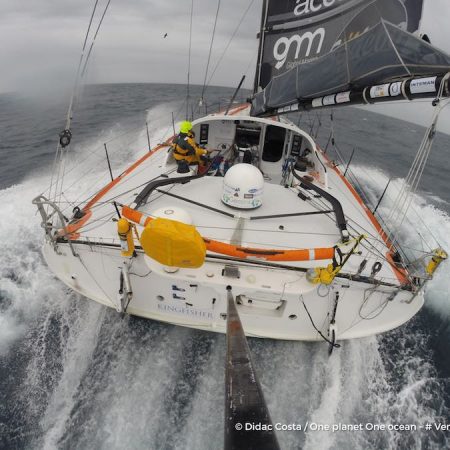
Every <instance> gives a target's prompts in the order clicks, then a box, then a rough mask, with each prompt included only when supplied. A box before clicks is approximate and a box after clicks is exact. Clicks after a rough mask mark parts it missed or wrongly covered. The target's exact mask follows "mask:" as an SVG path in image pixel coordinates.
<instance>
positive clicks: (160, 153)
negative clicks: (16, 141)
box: [34, 0, 450, 348]
mask: <svg viewBox="0 0 450 450" xmlns="http://www.w3.org/2000/svg"><path fill="white" fill-rule="evenodd" d="M421 15H422V1H421V0H416V1H415V0H389V1H387V0H348V1H339V0H318V1H312V0H303V1H299V0H297V2H294V1H288V0H285V1H280V0H277V1H275V0H270V1H264V2H263V5H262V21H261V29H260V32H259V36H258V37H259V42H260V44H259V50H258V59H257V67H256V77H255V85H254V92H253V95H252V96H251V98H249V100H248V102H247V103H244V104H240V105H237V104H235V103H233V102H230V104H229V105H228V107H227V108H225V109H223V110H222V111H218V112H215V113H212V114H208V115H205V116H203V117H199V118H196V119H195V120H193V121H192V129H193V132H194V133H195V136H196V140H197V142H198V144H199V145H201V146H203V147H204V148H205V149H207V150H208V151H209V152H210V157H209V158H208V160H207V161H206V162H204V163H203V164H200V165H190V166H189V165H187V164H180V163H179V161H177V159H176V158H175V157H174V143H175V141H176V139H177V136H176V133H175V134H174V136H173V137H171V138H169V139H168V140H166V141H164V142H162V143H160V144H159V145H157V146H155V147H153V148H151V149H150V151H147V152H146V153H145V154H143V155H142V156H141V157H140V158H139V159H138V160H137V161H135V162H134V163H133V164H131V165H130V166H129V167H128V168H127V169H126V170H125V171H124V172H123V173H121V174H120V175H119V176H117V177H113V176H112V173H111V181H110V182H109V183H108V184H106V185H105V186H103V187H102V188H101V189H99V190H96V191H94V192H91V193H90V196H89V198H88V199H87V200H86V201H84V202H83V203H81V204H78V205H76V207H75V208H74V210H73V215H72V216H71V217H65V215H64V214H63V213H62V207H61V205H62V201H61V192H62V191H63V186H64V180H63V174H64V161H65V158H66V156H67V154H68V152H69V149H70V143H71V140H72V131H71V129H70V118H71V114H69V117H68V126H67V127H66V129H65V130H64V131H63V132H62V133H61V135H60V142H59V144H58V150H57V157H56V159H55V175H54V177H53V178H52V183H51V186H50V188H49V190H48V191H47V193H46V195H43V194H42V195H39V196H38V197H36V198H35V199H34V203H35V204H36V206H37V208H38V210H39V212H40V215H41V217H42V227H43V230H44V232H45V240H44V244H43V254H44V257H45V260H46V262H47V264H48V266H49V268H50V270H52V271H53V273H54V274H55V275H56V276H57V277H58V278H59V279H60V280H61V281H62V282H63V283H65V284H66V285H67V286H68V287H69V288H70V289H72V290H73V291H76V292H77V293H79V294H81V295H82V296H84V297H87V298H89V299H91V300H94V301H96V302H98V303H101V304H103V305H105V306H108V307H111V308H115V309H116V310H117V311H118V312H119V313H121V314H124V313H127V314H132V315H136V316H140V317H144V318H147V319H152V320H157V321H161V322H166V323H170V324H175V325H180V326H185V327H191V328H196V329H201V330H206V331H212V332H219V333H225V332H226V324H227V322H226V319H227V298H228V296H229V294H230V292H231V293H232V295H233V298H234V299H235V304H236V308H237V311H238V313H239V316H240V318H241V321H242V325H243V328H244V330H245V333H246V335H247V336H254V337H260V338H272V339H285V340H300V341H317V340H324V341H326V342H328V344H329V345H330V346H331V347H332V348H333V347H335V346H338V344H336V342H337V341H340V340H346V339H353V338H361V337H364V336H369V335H374V334H378V333H383V332H386V331H388V330H392V329H394V328H396V327H399V326H401V325H402V324H404V323H405V322H407V321H408V320H410V319H411V318H412V317H414V316H415V315H416V314H417V313H418V312H419V311H420V309H421V308H422V306H423V305H424V292H425V288H426V286H427V283H428V282H429V281H430V280H431V279H432V277H433V275H434V273H435V271H436V270H437V269H438V267H439V266H440V265H441V263H442V262H443V261H445V260H446V258H447V253H446V251H445V249H443V248H441V247H440V246H439V245H436V246H435V248H431V249H427V250H423V249H422V250H420V251H419V250H414V251H412V250H411V249H410V248H409V247H408V248H406V247H405V246H403V245H402V236H401V233H400V232H399V229H400V225H401V223H402V220H403V218H404V215H405V214H406V213H407V210H408V207H409V206H410V204H411V198H412V196H413V195H414V192H415V189H417V185H418V183H419V181H420V176H421V173H422V172H423V169H424V165H425V163H426V159H427V156H428V155H429V152H430V149H431V144H432V141H433V138H434V134H435V127H436V123H437V120H438V117H439V113H440V110H441V109H442V107H443V106H444V103H445V97H447V96H448V95H449V92H450V85H449V71H450V57H449V56H448V55H446V54H445V53H443V52H442V51H440V50H438V49H436V48H434V47H433V46H432V45H431V44H430V43H428V42H426V41H425V40H423V39H421V37H420V36H419V35H418V29H419V24H420V20H421ZM102 19H103V18H102ZM89 54H90V52H89ZM416 98H430V99H432V100H433V104H434V105H435V115H434V116H433V122H432V123H431V124H430V128H429V129H428V130H427V135H426V136H425V138H424V141H423V142H422V145H421V147H420V148H419V150H418V153H417V155H414V153H413V152H412V154H411V160H412V166H411V170H410V172H409V175H408V177H407V179H406V181H405V185H404V186H403V188H402V189H401V191H400V192H399V194H398V198H397V200H396V203H395V205H394V208H393V210H392V213H391V214H390V216H389V217H385V218H382V217H381V216H380V215H379V214H378V213H377V212H376V208H373V205H369V204H368V203H366V202H365V201H364V199H363V196H362V194H361V192H360V189H359V187H358V186H357V185H355V184H354V183H353V182H352V180H351V179H350V177H349V176H348V173H349V172H348V171H347V170H343V166H342V165H339V164H338V163H337V162H336V161H334V160H333V159H331V158H330V156H329V154H328V153H327V152H326V150H325V149H322V148H321V147H320V146H319V145H318V143H317V142H316V141H315V140H314V138H313V137H312V135H311V133H309V132H308V131H306V130H305V129H303V128H302V127H301V126H299V125H297V124H295V123H294V122H293V121H292V120H291V118H292V114H295V113H298V112H300V111H309V110H313V111H314V110H319V109H320V108H338V107H344V106H347V105H357V104H372V103H377V102H383V101H395V100H408V101H412V100H414V99H416ZM430 101H431V100H430ZM186 119H188V118H187V117H186ZM174 131H175V130H174ZM376 132H377V130H374V133H376ZM368 138H370V136H369V137H368ZM347 169H348V167H347ZM418 239H420V238H418ZM417 247H418V248H421V247H420V245H417ZM424 248H426V247H424Z"/></svg>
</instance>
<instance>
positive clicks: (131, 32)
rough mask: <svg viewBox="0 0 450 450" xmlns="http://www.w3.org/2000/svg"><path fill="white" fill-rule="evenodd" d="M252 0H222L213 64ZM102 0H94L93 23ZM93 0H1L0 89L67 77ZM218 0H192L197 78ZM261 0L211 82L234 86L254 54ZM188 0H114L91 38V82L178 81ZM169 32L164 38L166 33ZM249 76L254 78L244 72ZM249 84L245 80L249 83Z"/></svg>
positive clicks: (182, 72)
mask: <svg viewBox="0 0 450 450" xmlns="http://www.w3.org/2000/svg"><path fill="white" fill-rule="evenodd" d="M249 3H250V0H246V1H242V0H226V1H225V0H223V1H222V2H221V12H220V15H219V20H218V24H217V31H216V38H215V44H214V49H213V56H212V60H211V67H214V65H215V62H216V61H217V58H218V56H219V55H220V54H221V53H222V51H223V49H224V47H225V45H226V43H227V42H228V40H229V38H230V36H231V34H232V32H233V30H234V29H235V27H236V25H237V23H238V22H239V20H240V18H241V16H242V14H243V13H244V11H245V10H246V8H247V6H248V5H249ZM105 4H106V0H99V3H98V9H97V16H96V18H95V20H94V24H93V30H95V28H96V26H97V23H98V20H99V18H100V15H101V13H102V10H103V8H104V6H105ZM93 5H94V1H93V0H89V1H87V0H83V1H81V0H79V1H76V2H75V1H73V0H22V1H21V2H17V1H15V0H14V1H13V0H2V2H1V3H0V40H1V41H2V42H3V43H6V45H2V46H1V47H0V60H1V61H2V76H1V77H0V92H1V91H7V90H21V89H24V88H31V89H37V90H40V89H42V87H43V86H46V87H49V88H51V87H53V86H54V85H55V83H57V84H67V85H70V84H71V83H72V82H73V78H74V75H75V70H76V66H77V63H78V59H79V55H80V51H81V46H82V43H83V40H84V35H85V33H86V29H87V25H88V22H89V17H90V13H91V10H92V7H93ZM216 8H217V3H216V2H215V1H211V0H195V1H194V21H193V28H194V29H193V40H192V73H191V80H192V81H193V82H194V83H202V82H203V78H204V71H205V65H206V59H207V54H208V50H209V45H210V39H211V34H212V29H213V24H214V16H215V12H216ZM260 8H261V2H260V0H254V2H253V6H252V8H251V10H250V11H249V14H248V15H247V17H246V19H245V21H244V23H243V24H242V27H241V29H240V32H239V33H238V35H237V36H236V39H235V40H234V42H233V43H232V45H231V46H230V48H229V50H228V52H227V55H226V57H227V59H226V63H225V62H224V64H223V65H222V66H221V68H220V70H218V71H217V74H216V76H215V79H214V80H213V81H212V83H213V84H219V85H228V86H230V85H231V86H234V85H236V84H237V82H238V81H239V78H240V75H241V74H242V73H243V72H244V71H245V70H246V68H247V67H248V64H249V61H251V60H252V58H255V57H256V52H257V41H256V33H257V31H258V27H259V21H260ZM189 12H190V2H189V1H187V0H173V1H170V2H167V1H165V0H164V1H163V0H153V1H151V0H127V1H126V2H119V1H117V0H112V1H111V5H110V9H109V11H108V13H107V16H106V17H105V21H104V23H103V26H102V29H101V31H100V33H99V36H98V38H97V42H96V44H95V48H94V52H93V55H92V67H91V69H90V71H89V81H90V82H127V81H128V82H169V83H184V82H185V81H186V77H187V60H188V41H189V19H190V17H189ZM165 33H168V36H167V38H166V39H164V38H163V36H164V34H165ZM249 78H252V76H250V77H249ZM249 84H251V83H249Z"/></svg>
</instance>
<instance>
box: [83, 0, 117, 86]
mask: <svg viewBox="0 0 450 450" xmlns="http://www.w3.org/2000/svg"><path fill="white" fill-rule="evenodd" d="M110 3H111V0H108V3H107V4H106V6H105V10H104V11H103V15H102V17H101V19H100V22H99V24H98V27H97V30H96V31H95V34H94V38H93V39H92V42H91V46H90V47H89V52H88V55H87V56H86V61H85V62H84V67H83V70H82V72H81V78H83V77H84V74H85V72H86V68H87V65H88V62H89V58H90V56H91V53H92V49H93V47H94V44H95V40H96V39H97V35H98V32H99V31H100V28H101V26H102V23H103V19H104V18H105V15H106V12H107V11H108V8H109V5H110Z"/></svg>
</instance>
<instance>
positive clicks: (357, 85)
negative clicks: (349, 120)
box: [252, 0, 450, 115]
mask: <svg viewBox="0 0 450 450" xmlns="http://www.w3.org/2000/svg"><path fill="white" fill-rule="evenodd" d="M422 4H423V0H296V1H295V0H284V1H279V0H277V1H276V0H269V2H268V3H267V4H266V9H265V11H264V18H265V20H264V22H263V27H262V32H261V35H260V39H261V46H260V62H259V64H258V70H257V76H256V83H255V86H256V89H255V92H257V93H256V94H255V96H254V99H253V102H252V103H253V108H252V113H253V114H255V115H258V114H264V113H267V112H269V111H274V110H277V109H278V108H283V107H286V106H289V105H292V104H296V103H299V102H302V101H304V100H308V99H314V98H317V97H320V96H328V95H331V94H337V93H339V92H345V91H348V90H350V89H362V88H364V87H366V86H368V85H370V84H380V83H386V82H389V81H392V80H397V79H403V78H405V77H416V76H431V75H439V74H442V73H445V72H448V71H449V70H450V57H449V56H448V55H446V54H445V53H444V52H441V51H439V50H437V49H435V48H434V47H432V46H431V45H429V44H428V43H427V42H425V41H423V40H422V39H420V38H419V37H418V36H417V35H414V34H413V33H416V32H417V31H418V29H419V26H420V19H421V15H422V6H423V5H422ZM416 34H417V33H416Z"/></svg>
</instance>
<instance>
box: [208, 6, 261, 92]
mask: <svg viewBox="0 0 450 450" xmlns="http://www.w3.org/2000/svg"><path fill="white" fill-rule="evenodd" d="M254 2H255V0H250V3H249V5H248V6H247V9H246V10H245V11H244V14H243V15H242V17H241V19H240V20H239V23H238V24H237V25H236V28H235V29H234V31H233V34H232V35H231V37H230V39H229V41H228V43H227V45H226V46H225V49H224V50H223V52H222V54H221V55H220V57H219V60H218V61H217V63H216V65H215V66H214V69H213V71H212V72H211V75H210V77H209V79H208V83H207V84H206V87H204V90H203V93H202V98H203V94H204V93H205V92H206V89H207V88H208V87H209V86H210V84H211V80H212V78H213V77H214V75H215V73H216V71H217V69H218V68H219V66H220V64H221V63H222V60H223V58H224V57H225V54H226V52H227V51H228V48H229V47H230V45H231V42H232V41H233V39H234V38H235V37H236V34H237V32H238V31H239V29H240V28H241V25H242V22H243V21H244V19H245V17H246V16H247V14H248V12H249V11H250V8H251V7H252V5H253V3H254ZM255 58H256V57H255ZM255 58H253V59H252V60H251V63H252V62H254V59H255ZM247 72H248V69H247V70H246V73H247Z"/></svg>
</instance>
